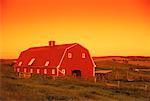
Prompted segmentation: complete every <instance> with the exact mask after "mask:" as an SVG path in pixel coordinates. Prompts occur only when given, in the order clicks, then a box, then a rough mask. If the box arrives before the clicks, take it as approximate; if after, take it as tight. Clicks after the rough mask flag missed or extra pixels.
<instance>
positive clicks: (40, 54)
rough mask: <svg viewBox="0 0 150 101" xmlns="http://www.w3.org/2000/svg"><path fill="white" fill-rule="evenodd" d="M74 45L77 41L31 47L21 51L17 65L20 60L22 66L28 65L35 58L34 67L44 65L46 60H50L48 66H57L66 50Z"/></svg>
mask: <svg viewBox="0 0 150 101" xmlns="http://www.w3.org/2000/svg"><path fill="white" fill-rule="evenodd" d="M74 45H76V43H72V44H62V45H54V46H42V47H32V48H29V49H27V50H25V51H23V52H21V54H20V56H19V58H18V61H17V63H16V66H17V65H18V64H19V62H22V64H21V66H22V67H26V66H28V64H29V62H30V61H31V59H35V60H34V63H33V64H32V66H33V67H36V66H38V67H39V66H44V65H45V63H46V61H49V65H48V67H56V66H58V64H59V63H60V61H61V58H62V56H63V54H64V52H65V50H66V49H67V48H69V47H71V46H74Z"/></svg>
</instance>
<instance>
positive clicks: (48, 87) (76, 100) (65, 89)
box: [0, 60, 150, 101]
mask: <svg viewBox="0 0 150 101" xmlns="http://www.w3.org/2000/svg"><path fill="white" fill-rule="evenodd" d="M111 83H114V84H115V83H116V81H111ZM105 84H106V83H105V82H98V83H94V82H90V81H85V80H81V79H67V80H64V79H56V80H52V79H51V78H50V77H46V76H43V75H33V76H32V78H30V79H19V78H18V77H17V74H16V73H14V72H13V68H12V66H11V65H10V61H5V60H3V61H1V65H0V100H1V101H150V91H149V90H147V91H145V90H143V89H138V88H134V87H132V85H135V84H137V85H143V84H147V85H148V87H150V82H144V81H141V82H140V81H138V82H125V81H124V82H121V84H120V85H127V86H122V87H120V88H116V87H108V86H106V85H105ZM139 87H140V86H139Z"/></svg>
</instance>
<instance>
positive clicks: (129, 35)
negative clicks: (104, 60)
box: [0, 0, 150, 58]
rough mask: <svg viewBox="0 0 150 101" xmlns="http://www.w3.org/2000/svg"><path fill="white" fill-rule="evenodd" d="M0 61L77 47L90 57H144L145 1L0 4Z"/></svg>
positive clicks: (148, 35)
mask: <svg viewBox="0 0 150 101" xmlns="http://www.w3.org/2000/svg"><path fill="white" fill-rule="evenodd" d="M1 7H2V10H1V17H2V22H1V25H2V26H1V28H2V33H1V34H0V37H1V38H0V45H1V46H0V48H1V49H0V50H1V58H17V57H18V55H19V53H20V52H21V51H23V50H25V49H28V48H29V47H35V46H43V45H44V46H45V45H48V41H50V40H55V41H56V44H64V43H80V44H81V45H83V46H84V47H86V48H87V49H89V51H90V53H91V55H92V56H112V55H113V56H116V55H121V56H129V55H132V56H136V55H138V56H150V1H149V0H1Z"/></svg>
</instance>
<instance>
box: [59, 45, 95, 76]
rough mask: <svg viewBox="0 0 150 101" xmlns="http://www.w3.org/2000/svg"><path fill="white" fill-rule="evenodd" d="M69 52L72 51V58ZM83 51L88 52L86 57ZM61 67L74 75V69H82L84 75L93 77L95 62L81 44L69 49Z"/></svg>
mask: <svg viewBox="0 0 150 101" xmlns="http://www.w3.org/2000/svg"><path fill="white" fill-rule="evenodd" d="M68 53H72V58H68ZM82 53H85V54H86V58H82ZM61 67H62V68H65V69H66V74H67V75H72V70H81V72H82V77H85V78H86V77H93V63H92V61H91V59H90V54H89V53H88V51H87V50H86V49H85V48H83V47H81V46H80V45H76V46H74V47H72V48H70V49H68V50H67V52H66V54H65V56H64V59H63V61H62V65H61Z"/></svg>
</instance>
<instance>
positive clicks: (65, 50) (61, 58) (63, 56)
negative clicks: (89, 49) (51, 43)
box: [57, 44, 77, 68]
mask: <svg viewBox="0 0 150 101" xmlns="http://www.w3.org/2000/svg"><path fill="white" fill-rule="evenodd" d="M76 45H77V44H73V45H71V46H70V47H68V48H66V49H65V51H64V53H63V56H62V58H61V60H60V62H59V64H58V66H57V67H58V68H59V67H60V65H61V63H62V61H63V59H64V57H65V54H66V52H67V50H68V49H70V48H72V47H74V46H76Z"/></svg>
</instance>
